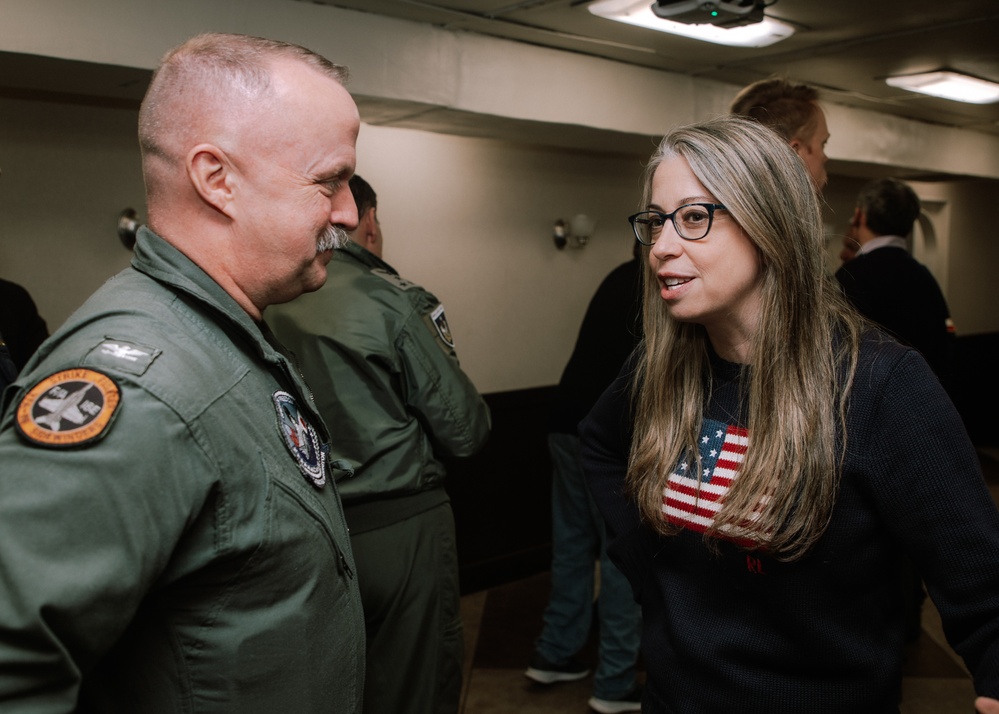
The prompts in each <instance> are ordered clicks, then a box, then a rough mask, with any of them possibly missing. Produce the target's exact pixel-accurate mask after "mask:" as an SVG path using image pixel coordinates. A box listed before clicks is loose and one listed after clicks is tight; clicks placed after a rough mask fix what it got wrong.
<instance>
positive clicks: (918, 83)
mask: <svg viewBox="0 0 999 714" xmlns="http://www.w3.org/2000/svg"><path fill="white" fill-rule="evenodd" d="M885 83H886V84H888V85H889V86H891V87H899V88H900V89H907V90H909V91H910V92H919V93H920V94H928V95H930V96H931V97H942V98H943V99H952V100H954V101H955V102H968V103H969V104H991V103H992V102H999V84H995V83H994V82H987V81H985V80H984V79H978V78H976V77H969V76H968V75H966V74H958V73H957V72H948V71H940V72H924V73H922V74H909V75H905V76H902V77H888V78H887V79H886V80H885Z"/></svg>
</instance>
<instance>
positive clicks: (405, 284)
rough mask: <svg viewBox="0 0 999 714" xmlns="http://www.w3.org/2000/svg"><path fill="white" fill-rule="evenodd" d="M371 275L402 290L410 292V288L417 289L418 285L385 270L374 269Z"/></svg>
mask: <svg viewBox="0 0 999 714" xmlns="http://www.w3.org/2000/svg"><path fill="white" fill-rule="evenodd" d="M371 274H372V275H377V276H378V277H379V278H381V279H382V280H384V281H385V282H387V283H389V284H390V285H394V286H395V287H397V288H399V289H400V290H409V289H410V288H415V287H417V285H416V283H413V282H410V281H409V280H406V279H405V278H403V277H400V276H398V275H396V274H395V273H393V272H391V271H388V270H385V268H372V269H371Z"/></svg>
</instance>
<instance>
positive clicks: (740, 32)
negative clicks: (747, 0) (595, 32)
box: [587, 0, 794, 47]
mask: <svg viewBox="0 0 999 714" xmlns="http://www.w3.org/2000/svg"><path fill="white" fill-rule="evenodd" d="M587 9H588V10H589V11H590V12H592V13H593V14H594V15H597V16H599V17H603V18H606V19H608V20H616V21H617V22H626V23H628V24H629V25H637V26H639V27H645V28H648V29H650V30H658V31H659V32H669V33H671V34H674V35H682V36H684V37H691V38H693V39H695V40H703V41H705V42H714V43H716V44H719V45H731V46H734V47H766V46H767V45H772V44H774V43H775V42H780V41H781V40H783V39H785V38H787V37H790V36H791V35H793V34H794V27H793V26H792V25H789V24H787V23H786V22H781V21H780V20H775V19H773V18H772V17H764V18H763V21H762V22H757V23H754V24H752V25H742V26H741V27H733V28H730V29H725V28H722V27H715V26H714V25H688V24H686V23H683V22H673V21H671V20H664V19H663V18H661V17H659V16H657V15H656V14H655V13H653V12H652V0H637V1H636V0H599V2H595V3H592V4H591V5H590V6H589V7H588V8H587Z"/></svg>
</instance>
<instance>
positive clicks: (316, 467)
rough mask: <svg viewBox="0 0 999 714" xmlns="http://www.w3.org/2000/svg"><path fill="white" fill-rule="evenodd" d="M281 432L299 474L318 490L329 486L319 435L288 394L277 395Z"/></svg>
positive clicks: (275, 395) (276, 407) (277, 393)
mask: <svg viewBox="0 0 999 714" xmlns="http://www.w3.org/2000/svg"><path fill="white" fill-rule="evenodd" d="M274 408H275V409H276V410H277V416H278V430H279V431H280V432H281V437H282V439H284V443H285V446H287V447H288V451H290V452H291V455H292V456H293V457H294V459H295V463H297V464H298V469H299V471H301V472H302V475H304V476H305V478H307V479H308V480H309V483H311V484H312V485H313V486H315V487H316V488H322V487H323V486H325V485H326V455H325V454H324V453H323V451H322V449H320V448H319V435H318V434H316V430H315V429H313V428H312V425H311V424H310V423H309V422H307V421H306V420H305V418H304V417H303V416H302V414H301V412H300V411H299V410H298V405H297V404H296V403H295V399H294V397H292V396H291V395H290V394H288V392H274Z"/></svg>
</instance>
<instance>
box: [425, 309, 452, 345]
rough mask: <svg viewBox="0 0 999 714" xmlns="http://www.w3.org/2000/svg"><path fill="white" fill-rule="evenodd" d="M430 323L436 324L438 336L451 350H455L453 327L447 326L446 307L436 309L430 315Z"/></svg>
mask: <svg viewBox="0 0 999 714" xmlns="http://www.w3.org/2000/svg"><path fill="white" fill-rule="evenodd" d="M430 321H431V322H432V323H434V328H436V330H437V334H438V335H439V336H440V338H441V340H443V342H444V344H446V345H447V346H448V347H450V348H451V349H454V339H453V338H452V337H451V327H450V325H448V324H447V316H446V315H445V314H444V306H443V305H438V306H437V307H435V308H434V311H433V312H432V313H430Z"/></svg>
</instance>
